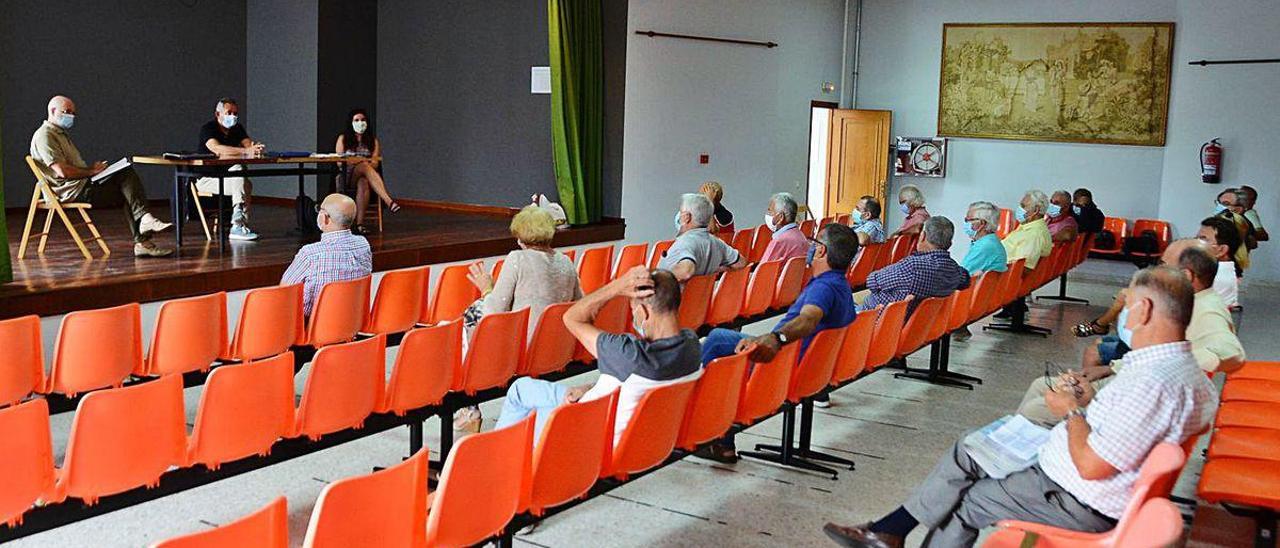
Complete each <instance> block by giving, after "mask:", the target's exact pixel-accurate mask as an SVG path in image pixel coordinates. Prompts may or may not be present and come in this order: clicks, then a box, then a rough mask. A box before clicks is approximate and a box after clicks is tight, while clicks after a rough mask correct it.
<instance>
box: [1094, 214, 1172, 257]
mask: <svg viewBox="0 0 1280 548" xmlns="http://www.w3.org/2000/svg"><path fill="white" fill-rule="evenodd" d="M1102 231H1103V232H1110V233H1111V235H1112V236H1113V237H1114V240H1113V241H1114V242H1115V245H1113V246H1108V247H1103V248H1095V249H1094V250H1093V253H1094V254H1095V255H1100V256H1107V257H1116V256H1121V255H1123V254H1124V242H1125V240H1127V239H1129V238H1133V237H1136V236H1141V235H1143V234H1144V233H1148V232H1150V233H1152V234H1154V235H1155V238H1156V246H1157V248H1156V250H1155V251H1154V252H1138V251H1134V252H1131V253H1130V254H1131V255H1133V256H1136V257H1140V258H1153V257H1159V256H1160V254H1162V253H1164V250H1165V248H1167V247H1169V243H1170V242H1172V241H1173V227H1172V226H1170V225H1169V222H1168V221H1162V220H1160V219H1136V220H1134V221H1133V225H1132V227H1130V225H1129V221H1128V220H1127V219H1124V218H1121V217H1107V218H1106V219H1104V220H1103V223H1102Z"/></svg>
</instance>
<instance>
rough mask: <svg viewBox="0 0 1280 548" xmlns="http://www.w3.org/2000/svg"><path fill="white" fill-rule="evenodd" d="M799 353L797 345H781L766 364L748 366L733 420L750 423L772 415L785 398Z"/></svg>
mask: <svg viewBox="0 0 1280 548" xmlns="http://www.w3.org/2000/svg"><path fill="white" fill-rule="evenodd" d="M799 355H800V345H799V344H798V343H791V344H788V345H785V346H783V347H782V349H781V350H779V351H778V353H777V354H776V355H774V357H773V359H772V360H770V361H769V362H767V363H757V364H755V365H754V367H752V368H751V374H750V376H748V377H747V382H746V384H745V385H744V386H743V387H742V397H741V398H740V399H739V403H738V411H737V413H736V415H735V416H734V418H733V422H734V423H736V424H741V425H744V426H746V425H750V424H752V423H754V422H756V421H757V420H760V419H762V418H764V417H767V416H769V415H772V414H773V413H774V412H775V411H777V410H778V408H779V407H781V406H782V403H783V402H785V401H786V400H787V388H789V387H790V385H791V371H792V370H793V369H795V366H796V359H797V357H798V356H799Z"/></svg>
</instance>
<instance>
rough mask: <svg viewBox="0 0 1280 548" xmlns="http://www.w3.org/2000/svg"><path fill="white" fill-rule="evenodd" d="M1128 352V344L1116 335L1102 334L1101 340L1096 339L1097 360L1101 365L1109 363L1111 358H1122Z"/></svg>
mask: <svg viewBox="0 0 1280 548" xmlns="http://www.w3.org/2000/svg"><path fill="white" fill-rule="evenodd" d="M1128 353H1129V345H1127V344H1125V343H1124V341H1122V340H1120V337H1118V336H1116V335H1103V337H1102V340H1101V341H1098V361H1099V362H1102V365H1111V362H1112V361H1113V360H1118V359H1120V358H1123V357H1124V355H1125V354H1128Z"/></svg>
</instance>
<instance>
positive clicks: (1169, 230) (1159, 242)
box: [1131, 219, 1173, 257]
mask: <svg viewBox="0 0 1280 548" xmlns="http://www.w3.org/2000/svg"><path fill="white" fill-rule="evenodd" d="M1148 230H1150V231H1151V232H1154V233H1155V234H1156V246H1157V247H1156V250H1155V251H1154V252H1152V253H1139V252H1137V251H1135V252H1133V255H1136V256H1139V257H1159V256H1160V255H1161V254H1163V253H1164V250H1165V248H1167V247H1169V242H1171V241H1173V227H1171V226H1169V221H1161V220H1160V219H1135V220H1134V221H1133V236H1131V237H1136V236H1141V235H1142V233H1143V232H1146V231H1148Z"/></svg>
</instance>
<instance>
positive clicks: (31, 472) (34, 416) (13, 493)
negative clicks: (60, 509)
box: [0, 399, 54, 527]
mask: <svg viewBox="0 0 1280 548" xmlns="http://www.w3.org/2000/svg"><path fill="white" fill-rule="evenodd" d="M0 439H2V440H4V442H3V443H0V445H2V446H3V448H4V450H3V451H0V470H4V473H3V474H4V475H3V478H4V479H3V480H0V487H2V488H0V523H7V524H8V525H9V526H10V527H13V526H15V525H20V524H22V514H23V513H24V512H26V511H27V510H28V509H30V508H31V507H32V505H34V504H35V502H36V500H39V499H44V500H49V499H52V498H53V494H54V488H53V487H54V483H53V482H54V471H53V444H52V441H51V438H50V435H49V404H48V403H47V402H46V401H45V400H43V399H34V400H31V401H28V402H24V403H21V404H18V405H15V406H13V407H7V408H5V409H0Z"/></svg>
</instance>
